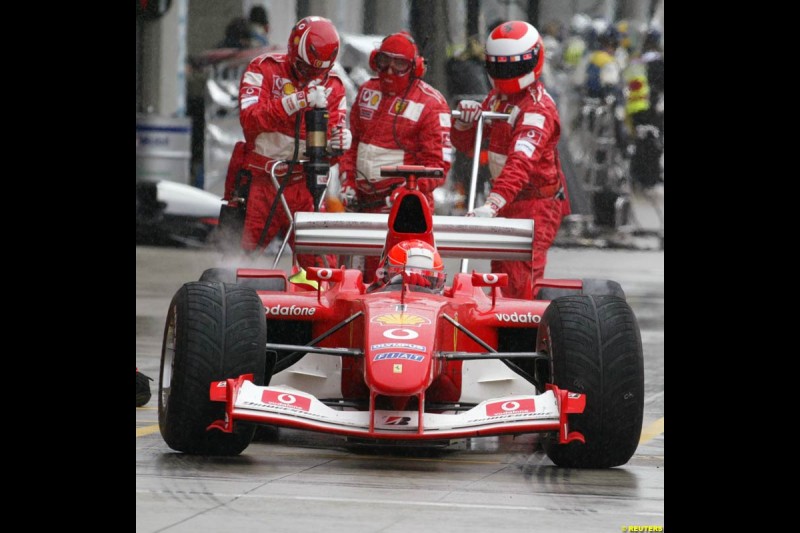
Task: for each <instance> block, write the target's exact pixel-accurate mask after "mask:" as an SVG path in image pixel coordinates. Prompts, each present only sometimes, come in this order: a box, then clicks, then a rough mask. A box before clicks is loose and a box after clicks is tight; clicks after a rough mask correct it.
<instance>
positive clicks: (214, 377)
mask: <svg viewBox="0 0 800 533" xmlns="http://www.w3.org/2000/svg"><path fill="white" fill-rule="evenodd" d="M266 342H267V325H266V315H265V313H264V306H263V304H262V303H261V299H260V298H259V297H258V295H257V294H256V292H255V291H254V290H253V289H251V288H249V287H242V286H239V285H233V284H223V283H218V282H211V283H209V282H191V283H186V284H184V285H183V287H181V288H180V289H179V290H178V292H177V293H175V296H174V297H173V298H172V303H171V304H170V307H169V312H168V314H167V323H166V326H165V328H164V341H163V344H162V350H161V372H160V379H159V389H158V425H159V429H160V430H161V435H162V436H163V437H164V441H165V442H166V443H167V445H168V446H169V447H170V448H172V449H173V450H177V451H179V452H184V453H190V454H202V455H238V454H239V453H241V452H242V450H244V449H245V448H247V446H248V445H249V444H250V441H251V440H252V439H253V432H254V429H255V428H254V427H253V425H252V424H247V423H241V422H237V423H236V425H235V428H234V432H233V433H224V432H222V431H220V430H216V429H213V430H210V431H208V430H207V429H206V428H208V426H209V425H210V424H211V423H212V422H215V421H217V420H221V419H224V418H225V403H224V402H212V401H211V400H210V399H209V388H210V385H211V383H212V382H214V381H221V380H224V379H228V378H236V377H239V376H240V375H242V374H253V382H254V383H255V384H256V385H263V384H264V370H265V367H266V360H265V358H266V353H265V350H264V345H265V344H266Z"/></svg>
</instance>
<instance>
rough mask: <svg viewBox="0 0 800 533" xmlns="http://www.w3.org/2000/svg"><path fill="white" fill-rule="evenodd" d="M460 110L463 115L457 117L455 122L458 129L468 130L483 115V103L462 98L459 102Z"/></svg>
mask: <svg viewBox="0 0 800 533" xmlns="http://www.w3.org/2000/svg"><path fill="white" fill-rule="evenodd" d="M458 110H459V111H460V112H461V116H460V117H458V118H457V119H456V123H455V124H454V126H455V128H456V129H457V130H467V129H470V128H471V127H472V123H473V122H475V121H476V120H478V117H479V116H481V104H480V102H476V101H475V100H461V101H460V102H459V103H458Z"/></svg>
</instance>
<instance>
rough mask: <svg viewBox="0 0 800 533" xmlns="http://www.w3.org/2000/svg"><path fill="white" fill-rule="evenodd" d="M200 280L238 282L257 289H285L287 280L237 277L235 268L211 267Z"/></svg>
mask: <svg viewBox="0 0 800 533" xmlns="http://www.w3.org/2000/svg"><path fill="white" fill-rule="evenodd" d="M200 281H221V282H222V283H236V284H237V285H241V286H242V287H250V288H251V289H255V290H257V291H285V290H286V282H285V281H284V280H283V279H282V278H237V277H236V269H234V268H209V269H206V270H205V271H204V272H203V274H202V275H201V276H200Z"/></svg>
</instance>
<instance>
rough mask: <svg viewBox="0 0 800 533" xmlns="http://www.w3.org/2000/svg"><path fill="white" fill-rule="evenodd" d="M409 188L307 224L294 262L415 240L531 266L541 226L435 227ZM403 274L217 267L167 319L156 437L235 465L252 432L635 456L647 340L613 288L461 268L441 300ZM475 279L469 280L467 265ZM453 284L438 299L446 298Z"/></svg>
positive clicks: (558, 459)
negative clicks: (526, 290)
mask: <svg viewBox="0 0 800 533" xmlns="http://www.w3.org/2000/svg"><path fill="white" fill-rule="evenodd" d="M382 170H383V171H384V175H394V176H397V175H402V176H405V177H406V184H405V186H404V187H403V188H402V189H401V191H400V194H399V196H398V198H397V201H396V202H395V203H394V205H393V208H392V211H391V213H389V214H388V215H385V214H365V213H335V214H334V213H296V214H295V218H294V221H295V223H294V234H295V249H294V253H295V254H298V253H316V254H331V253H333V254H341V255H379V254H380V255H383V256H385V255H386V254H387V253H388V252H389V250H391V249H392V247H394V245H396V244H398V243H401V242H404V241H407V240H409V239H415V240H421V241H423V242H424V243H428V244H430V245H433V246H434V247H435V249H436V250H437V251H438V252H439V254H441V256H442V257H450V258H461V259H464V258H478V259H490V258H491V259H511V260H530V258H531V254H532V243H533V222H532V221H530V220H512V219H504V218H495V219H482V218H472V217H456V216H433V214H432V213H431V210H430V208H429V206H428V203H427V201H426V200H425V197H424V196H423V195H422V193H420V192H419V191H418V190H417V187H416V182H417V180H418V179H424V178H425V177H431V176H437V175H438V176H441V174H442V171H441V169H431V168H424V167H408V166H405V167H391V168H389V167H386V168H384V169H382ZM407 270H409V271H410V269H405V270H404V269H403V268H401V269H400V272H399V274H398V275H396V276H394V277H393V278H391V279H388V280H387V281H386V283H385V284H372V285H369V286H367V285H365V283H364V282H363V280H362V273H361V271H359V270H357V269H348V268H345V267H341V268H309V269H308V270H307V271H303V272H300V273H301V274H303V273H304V274H305V280H303V282H298V283H295V282H291V281H290V279H295V278H296V276H294V274H297V273H298V269H297V267H294V269H293V272H292V273H290V275H287V273H286V272H284V271H282V270H270V269H244V268H240V269H236V270H224V269H210V270H207V271H206V272H205V273H204V274H203V277H202V278H201V281H197V282H191V283H186V284H185V285H183V287H182V288H181V289H180V290H179V291H178V292H177V293H176V294H175V296H174V298H173V300H172V303H171V306H170V309H169V313H168V317H167V324H166V328H165V334H164V344H163V351H162V361H161V379H160V386H159V425H160V428H161V434H162V435H163V437H164V440H165V441H166V443H167V444H168V445H169V446H170V447H171V448H172V449H174V450H178V451H181V452H185V453H193V454H210V455H234V454H238V453H240V452H242V451H243V450H244V449H245V448H247V446H248V445H249V444H250V442H251V439H252V438H253V434H254V429H255V424H267V425H272V426H278V427H291V428H299V429H305V430H311V431H318V432H326V433H333V434H338V435H343V436H346V437H348V438H350V439H354V440H357V441H361V442H363V441H367V442H387V443H397V442H398V441H429V442H431V443H433V442H441V441H443V440H448V439H455V438H466V437H480V436H486V435H503V434H522V433H534V432H536V433H542V434H543V436H544V438H543V445H544V448H545V451H546V452H547V454H548V456H549V457H550V458H551V459H552V460H553V462H554V463H556V464H557V465H561V466H568V467H585V468H606V467H613V466H617V465H622V464H624V463H626V462H627V461H628V460H629V459H630V457H631V456H632V455H633V453H634V451H635V450H636V447H637V445H638V441H639V437H640V433H641V426H642V410H643V395H644V381H643V360H642V344H641V338H640V334H639V330H638V326H637V322H636V318H635V316H634V314H633V312H632V310H631V308H630V306H629V305H628V303H627V302H626V301H625V299H624V293H622V290H621V288H620V287H619V285H618V284H616V283H615V282H610V281H603V280H554V279H549V280H542V281H541V282H539V283H537V286H536V287H535V288H534V294H535V298H534V299H533V300H522V299H514V298H505V297H503V296H502V295H501V294H500V291H499V290H498V288H500V287H503V286H504V285H505V284H506V283H507V281H508V280H507V278H506V275H505V274H493V273H491V272H484V273H481V272H474V271H473V272H471V273H468V272H458V273H455V274H454V275H452V277H451V279H450V283H449V284H446V285H445V286H443V287H436V286H435V284H430V283H429V284H428V286H427V287H423V286H419V285H416V284H415V283H413V276H412V275H411V274H409V273H408V272H407ZM462 270H466V268H465V263H462ZM436 289H440V290H436Z"/></svg>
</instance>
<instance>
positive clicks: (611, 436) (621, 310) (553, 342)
mask: <svg viewBox="0 0 800 533" xmlns="http://www.w3.org/2000/svg"><path fill="white" fill-rule="evenodd" d="M536 347H537V348H536V349H537V351H540V352H544V353H547V354H548V355H549V360H550V375H549V380H548V381H549V382H550V383H553V384H554V385H556V386H557V387H559V388H562V389H567V390H568V391H570V392H579V393H582V394H585V395H586V408H585V410H584V412H583V413H582V414H574V415H569V430H570V431H579V432H581V433H582V434H583V436H584V437H585V439H586V443H585V444H583V443H580V442H571V443H569V444H559V442H558V436H557V434H554V433H551V434H548V435H546V436H545V438H544V439H543V446H544V450H545V452H546V453H547V456H548V457H549V458H550V459H551V460H552V461H553V462H554V463H555V464H556V465H558V466H562V467H569V468H610V467H614V466H619V465H623V464H625V463H627V462H628V460H629V459H630V458H631V457H632V456H633V454H634V452H635V451H636V447H637V446H638V445H639V438H640V436H641V432H642V418H643V411H644V361H643V356H642V340H641V336H640V333H639V326H638V324H637V321H636V317H635V316H634V314H633V310H632V309H631V308H630V306H629V305H628V303H627V302H625V300H622V299H621V298H618V297H616V296H588V295H579V296H565V297H562V298H558V299H556V300H554V301H553V302H552V303H551V304H550V305H549V306H548V307H547V310H546V311H545V313H544V315H543V317H542V322H541V324H540V327H539V333H538V338H537V342H536Z"/></svg>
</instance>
